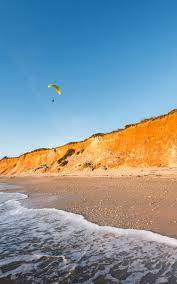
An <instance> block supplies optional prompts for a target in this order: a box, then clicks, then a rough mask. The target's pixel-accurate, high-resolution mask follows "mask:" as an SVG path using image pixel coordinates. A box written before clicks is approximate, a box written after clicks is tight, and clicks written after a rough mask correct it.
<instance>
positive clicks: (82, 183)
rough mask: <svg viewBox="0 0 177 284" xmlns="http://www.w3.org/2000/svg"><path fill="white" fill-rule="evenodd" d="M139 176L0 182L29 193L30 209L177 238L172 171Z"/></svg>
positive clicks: (176, 181) (176, 179) (176, 192)
mask: <svg viewBox="0 0 177 284" xmlns="http://www.w3.org/2000/svg"><path fill="white" fill-rule="evenodd" d="M130 173H131V172H129V174H130ZM141 173H142V174H140V173H139V174H138V175H137V171H135V172H133V174H132V173H131V174H130V176H129V175H128V174H127V173H126V174H125V175H122V176H115V175H112V176H100V177H99V176H88V175H87V176H26V177H25V176H24V177H1V178H0V182H1V183H4V182H6V183H8V184H13V185H16V186H20V188H19V189H18V192H22V193H24V194H27V195H28V199H26V200H25V201H23V202H24V205H25V206H26V207H28V208H56V209H62V210H65V211H68V212H72V213H76V214H81V215H83V216H84V217H85V218H86V219H87V220H88V221H91V222H93V223H96V224H98V225H101V226H114V227H118V228H126V229H127V228H128V229H140V230H148V231H153V232H156V233H159V234H162V235H165V236H170V237H175V238H176V237H177V175H176V170H174V171H173V170H172V171H170V170H169V171H167V170H161V171H160V170H159V171H158V170H151V172H150V170H148V172H146V171H141ZM12 191H13V190H12Z"/></svg>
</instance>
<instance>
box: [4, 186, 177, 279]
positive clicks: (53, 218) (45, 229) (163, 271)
mask: <svg viewBox="0 0 177 284" xmlns="http://www.w3.org/2000/svg"><path fill="white" fill-rule="evenodd" d="M0 189H1V190H2V191H1V192H0V283H40V284H43V283H62V284H65V283H85V284H86V283H88V284H91V283H97V284H102V283H103V284H104V283H131V284H132V283H177V239H173V238H169V237H165V236H161V235H159V234H155V233H153V232H148V231H142V230H131V229H121V228H114V227H104V226H99V225H97V224H94V223H91V222H88V221H87V220H86V219H84V217H83V216H81V215H76V214H73V213H69V212H65V211H62V210H57V209H55V208H53V209H48V208H43V209H35V208H34V209H32V208H26V207H25V206H24V204H23V203H24V202H23V201H24V199H26V198H28V196H27V195H25V194H22V193H21V192H17V187H15V186H14V187H13V186H12V185H8V184H0ZM9 189H10V190H9Z"/></svg>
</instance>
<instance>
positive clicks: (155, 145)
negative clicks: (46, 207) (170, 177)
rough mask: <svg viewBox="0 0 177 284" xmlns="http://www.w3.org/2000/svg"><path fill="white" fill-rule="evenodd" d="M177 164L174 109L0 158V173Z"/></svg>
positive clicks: (176, 130)
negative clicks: (114, 128)
mask: <svg viewBox="0 0 177 284" xmlns="http://www.w3.org/2000/svg"><path fill="white" fill-rule="evenodd" d="M119 167H177V110H173V111H171V112H170V113H168V114H166V115H163V116H160V117H157V118H152V119H147V120H145V121H143V122H140V123H137V124H134V125H129V126H127V127H125V129H123V130H120V131H115V132H112V133H108V134H98V135H93V136H92V137H90V138H88V139H86V140H84V141H81V142H75V143H69V144H67V145H64V146H61V147H57V148H53V149H39V150H35V151H32V152H30V153H25V154H23V155H21V156H19V157H15V158H3V159H1V160H0V174H1V175H19V174H39V173H74V172H76V171H94V170H97V169H104V170H107V169H116V168H119Z"/></svg>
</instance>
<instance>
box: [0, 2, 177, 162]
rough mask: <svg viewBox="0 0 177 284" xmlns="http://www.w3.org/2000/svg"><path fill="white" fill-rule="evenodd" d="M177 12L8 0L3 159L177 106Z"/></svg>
mask: <svg viewBox="0 0 177 284" xmlns="http://www.w3.org/2000/svg"><path fill="white" fill-rule="evenodd" d="M176 11H177V1H176V0H168V1H167V0H148V1H142V0H139V1H138V0H50V1H49V0H30V1H24V0H13V1H11V0H0V35H1V37H0V157H3V156H5V155H7V156H17V155H19V154H22V153H23V152H26V151H30V150H33V149H36V148H41V147H55V146H59V145H62V144H64V143H67V142H70V141H78V140H81V139H84V138H86V137H88V136H90V135H92V134H93V133H97V132H109V131H112V130H116V129H118V128H122V127H124V125H125V124H129V123H134V122H137V121H139V120H141V119H144V118H146V117H151V116H155V115H159V114H163V113H166V112H168V111H170V110H172V109H174V108H177V14H176ZM48 83H57V84H58V85H59V86H60V87H61V89H62V91H63V95H62V96H60V97H59V96H57V95H55V94H54V92H53V90H51V89H48V88H47V85H48ZM53 96H54V97H55V98H56V99H55V102H54V103H52V102H51V98H52V97H53Z"/></svg>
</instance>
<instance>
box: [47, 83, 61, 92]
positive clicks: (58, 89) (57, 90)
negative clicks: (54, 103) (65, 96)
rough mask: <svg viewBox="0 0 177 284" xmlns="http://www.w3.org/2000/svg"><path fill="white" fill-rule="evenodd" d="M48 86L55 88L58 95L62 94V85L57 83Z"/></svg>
mask: <svg viewBox="0 0 177 284" xmlns="http://www.w3.org/2000/svg"><path fill="white" fill-rule="evenodd" d="M48 88H53V89H54V90H55V92H56V93H57V94H58V95H61V94H62V92H61V89H60V87H59V86H57V85H55V84H48Z"/></svg>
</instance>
